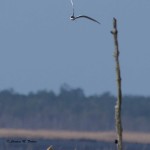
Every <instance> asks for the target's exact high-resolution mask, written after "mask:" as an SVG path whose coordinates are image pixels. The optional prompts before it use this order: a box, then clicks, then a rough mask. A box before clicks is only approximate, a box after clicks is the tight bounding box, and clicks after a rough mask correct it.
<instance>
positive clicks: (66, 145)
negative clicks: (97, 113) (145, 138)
mask: <svg viewBox="0 0 150 150" xmlns="http://www.w3.org/2000/svg"><path fill="white" fill-rule="evenodd" d="M50 145H53V148H54V150H117V149H116V145H115V144H114V142H112V143H107V142H99V141H92V140H45V139H22V138H1V139H0V150H46V149H47V147H49V146H50ZM124 150H150V144H136V143H124Z"/></svg>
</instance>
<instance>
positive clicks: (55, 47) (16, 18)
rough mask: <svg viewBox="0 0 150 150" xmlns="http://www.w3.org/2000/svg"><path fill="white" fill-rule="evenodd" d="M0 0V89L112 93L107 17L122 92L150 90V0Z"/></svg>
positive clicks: (114, 90) (113, 73)
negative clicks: (116, 43) (113, 31)
mask: <svg viewBox="0 0 150 150" xmlns="http://www.w3.org/2000/svg"><path fill="white" fill-rule="evenodd" d="M74 5H75V13H76V15H79V14H84V15H89V16H91V17H93V18H95V19H97V20H98V21H100V22H101V25H98V24H96V23H93V22H91V21H89V20H86V19H80V20H76V21H75V22H74V21H70V20H69V17H70V15H72V7H71V4H70V0H0V90H3V89H7V88H14V90H15V91H17V92H21V93H27V92H29V91H37V90H40V89H47V90H54V91H55V92H58V91H59V88H60V86H61V85H62V84H63V83H67V84H69V85H70V86H71V87H73V88H76V87H81V88H83V89H84V91H85V93H86V94H88V95H89V94H95V93H96V94H101V93H102V92H105V91H110V92H111V93H113V94H116V76H115V62H114V58H113V51H114V45H113V37H112V35H111V34H110V30H111V29H112V19H113V17H116V18H117V19H118V29H119V46H120V63H121V73H122V88H123V93H124V94H138V95H150V0H124V1H120V0H74Z"/></svg>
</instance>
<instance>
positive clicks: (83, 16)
mask: <svg viewBox="0 0 150 150" xmlns="http://www.w3.org/2000/svg"><path fill="white" fill-rule="evenodd" d="M78 18H86V19H89V20H91V21H94V22H96V23H98V24H101V23H100V22H98V21H97V20H95V19H93V18H91V17H89V16H85V15H80V16H77V17H75V19H78ZM75 19H74V20H75Z"/></svg>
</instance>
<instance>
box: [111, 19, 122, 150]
mask: <svg viewBox="0 0 150 150" xmlns="http://www.w3.org/2000/svg"><path fill="white" fill-rule="evenodd" d="M111 33H112V35H113V37H114V46H115V50H114V58H115V63H116V79H117V102H116V106H115V123H116V124H115V125H116V132H117V140H116V144H117V149H118V150H122V123H121V103H122V91H121V73H120V64H119V45H118V30H117V20H116V19H115V18H114V19H113V30H112V31H111Z"/></svg>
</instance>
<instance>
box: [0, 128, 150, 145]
mask: <svg viewBox="0 0 150 150" xmlns="http://www.w3.org/2000/svg"><path fill="white" fill-rule="evenodd" d="M10 137H13V138H18V137H20V138H30V139H31V138H43V139H63V140H65V139H66V140H81V139H82V140H96V141H104V142H113V141H114V140H115V139H116V133H115V132H112V131H98V132H83V131H65V130H56V131H54V130H25V129H5V128H4V129H0V138H10ZM123 140H124V142H130V143H141V144H148V143H150V133H141V132H124V133H123Z"/></svg>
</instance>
